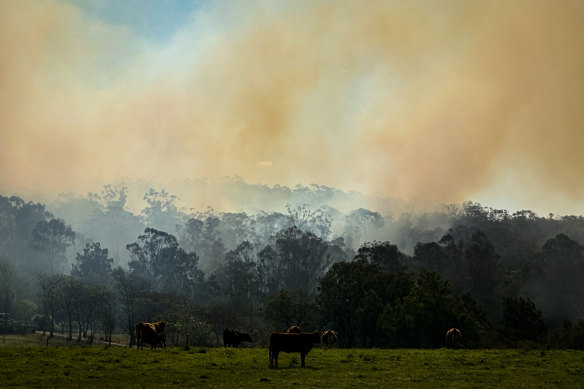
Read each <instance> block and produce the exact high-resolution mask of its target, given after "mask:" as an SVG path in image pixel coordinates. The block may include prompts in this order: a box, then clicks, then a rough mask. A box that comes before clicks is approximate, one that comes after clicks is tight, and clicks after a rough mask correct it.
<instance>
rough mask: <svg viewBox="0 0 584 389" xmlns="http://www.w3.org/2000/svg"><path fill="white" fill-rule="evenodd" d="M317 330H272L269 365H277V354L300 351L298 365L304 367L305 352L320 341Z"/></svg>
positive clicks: (319, 334)
mask: <svg viewBox="0 0 584 389" xmlns="http://www.w3.org/2000/svg"><path fill="white" fill-rule="evenodd" d="M321 335H322V333H321V332H319V331H314V332H301V333H293V332H292V333H291V332H272V334H271V335H270V367H274V362H275V365H276V367H278V354H280V352H282V351H283V352H285V353H300V366H302V367H304V366H305V364H304V359H305V357H306V354H308V352H309V351H310V350H311V349H312V347H313V346H314V345H315V344H316V343H319V342H320V336H321Z"/></svg>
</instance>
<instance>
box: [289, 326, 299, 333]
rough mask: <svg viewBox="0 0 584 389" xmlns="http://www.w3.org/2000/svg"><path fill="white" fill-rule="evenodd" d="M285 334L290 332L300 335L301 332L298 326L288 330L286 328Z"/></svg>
mask: <svg viewBox="0 0 584 389" xmlns="http://www.w3.org/2000/svg"><path fill="white" fill-rule="evenodd" d="M286 332H290V333H292V334H299V333H301V332H302V330H301V329H300V327H298V326H291V327H290V328H288V329H287V330H286Z"/></svg>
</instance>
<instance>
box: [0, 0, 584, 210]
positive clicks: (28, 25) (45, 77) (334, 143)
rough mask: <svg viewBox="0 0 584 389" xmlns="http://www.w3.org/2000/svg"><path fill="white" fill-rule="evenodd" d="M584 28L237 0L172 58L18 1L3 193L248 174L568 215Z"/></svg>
mask: <svg viewBox="0 0 584 389" xmlns="http://www.w3.org/2000/svg"><path fill="white" fill-rule="evenodd" d="M583 17H584V3H583V2H581V1H569V0H562V1H537V0H533V1H521V0H517V1H491V2H469V1H441V2H427V1H418V2H417V1H392V2H388V1H366V2H361V1H291V2H273V1H265V2H264V1H257V2H227V1H226V2H221V1H218V2H210V3H209V4H207V5H205V6H203V7H202V8H199V9H198V10H197V11H196V12H195V13H194V14H193V16H192V20H191V22H190V23H189V24H187V25H184V26H183V27H182V28H181V30H180V31H179V32H178V33H177V34H176V35H175V36H174V37H173V39H172V40H171V41H169V42H168V44H167V45H165V46H160V45H152V44H150V43H149V42H148V41H147V40H146V39H144V38H143V37H141V36H139V35H137V34H136V33H134V32H133V31H132V30H131V29H130V28H129V27H125V26H122V25H110V24H107V23H105V22H100V21H99V20H95V19H91V18H88V17H87V15H84V14H83V12H82V11H81V10H80V9H78V8H76V7H75V5H74V3H73V4H72V5H67V4H66V3H63V2H60V1H56V0H55V1H44V0H43V1H30V0H22V1H3V2H1V3H0V132H1V133H0V135H1V138H2V142H0V189H1V190H2V191H3V192H21V193H29V194H30V193H31V192H40V191H44V192H56V191H68V190H78V191H85V192H86V191H90V190H95V189H96V188H99V187H101V185H102V184H103V183H109V182H115V181H120V180H124V179H125V178H126V177H132V178H146V179H160V180H163V179H167V178H171V177H174V178H177V177H178V178H181V177H189V178H193V177H218V176H225V175H227V176H234V175H238V176H240V177H242V178H243V179H245V180H246V181H249V182H252V183H256V182H257V183H265V184H270V185H274V184H284V185H295V184H296V183H299V182H300V183H311V182H314V183H318V184H322V185H329V186H334V187H339V188H341V189H344V190H359V191H363V192H365V193H377V192H380V193H382V194H385V195H388V196H393V197H401V198H405V199H416V200H422V201H433V202H457V201H462V200H467V199H475V198H477V197H478V198H479V199H480V198H481V196H483V198H486V199H491V200H496V201H499V200H501V201H508V202H507V203H506V204H518V205H519V206H521V203H522V202H524V203H525V204H526V206H530V204H531V207H532V208H534V209H544V208H553V209H557V210H559V211H562V209H560V208H558V206H557V205H555V204H554V205H553V206H552V204H551V203H550V202H551V201H552V200H553V201H556V200H562V201H563V204H567V205H566V206H567V207H569V206H571V207H574V206H575V205H578V204H579V203H578V200H579V199H581V198H582V195H583V194H584V181H582V180H581V179H580V178H581V173H580V166H581V165H582V162H584V161H583V157H582V155H583V154H582V152H581V150H582V148H583V146H584V132H582V123H583V119H584V110H582V108H581V104H582V102H583V101H584V76H583V75H584V73H583V72H582V69H584V39H583V38H582V37H584V24H583V23H582V20H583ZM566 209H568V208H566ZM572 209H573V208H572Z"/></svg>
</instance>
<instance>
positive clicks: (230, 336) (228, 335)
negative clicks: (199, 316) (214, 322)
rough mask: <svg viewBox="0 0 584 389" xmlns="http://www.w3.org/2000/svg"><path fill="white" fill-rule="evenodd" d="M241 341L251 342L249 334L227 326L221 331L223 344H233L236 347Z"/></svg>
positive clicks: (225, 345)
mask: <svg viewBox="0 0 584 389" xmlns="http://www.w3.org/2000/svg"><path fill="white" fill-rule="evenodd" d="M241 342H253V340H252V339H251V336H249V334H248V333H245V332H238V331H235V330H233V329H231V328H227V329H226V330H225V331H223V346H224V347H227V346H233V347H237V346H239V344H240V343H241Z"/></svg>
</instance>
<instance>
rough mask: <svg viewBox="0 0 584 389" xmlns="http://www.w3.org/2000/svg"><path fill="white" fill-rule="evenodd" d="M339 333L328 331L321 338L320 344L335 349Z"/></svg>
mask: <svg viewBox="0 0 584 389" xmlns="http://www.w3.org/2000/svg"><path fill="white" fill-rule="evenodd" d="M337 336H338V334H337V332H336V331H333V330H326V331H325V332H323V333H322V336H321V337H320V342H321V343H322V345H323V346H326V347H333V346H334V345H335V343H337Z"/></svg>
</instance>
